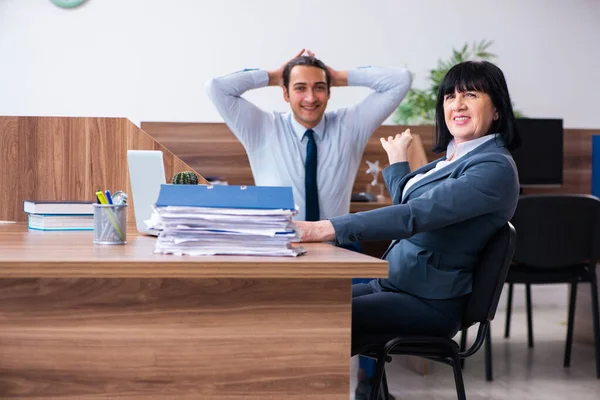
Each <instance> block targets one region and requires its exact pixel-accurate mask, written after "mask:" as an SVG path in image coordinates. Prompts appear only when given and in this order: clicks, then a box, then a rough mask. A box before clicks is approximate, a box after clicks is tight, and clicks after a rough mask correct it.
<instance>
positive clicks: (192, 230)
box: [146, 206, 304, 256]
mask: <svg viewBox="0 0 600 400" xmlns="http://www.w3.org/2000/svg"><path fill="white" fill-rule="evenodd" d="M295 213H296V211H295V210H288V209H239V208H212V207H189V206H164V207H154V209H153V213H152V216H151V218H150V220H148V221H147V222H146V223H147V224H148V226H149V227H150V228H152V229H156V230H159V231H160V233H159V235H158V240H157V242H156V247H155V253H162V254H176V255H184V254H185V255H191V256H198V255H217V254H229V255H264V256H297V255H300V254H303V253H304V249H303V248H301V247H297V246H296V247H292V246H291V243H292V242H297V241H298V235H297V233H296V231H295V229H294V225H293V223H292V216H293V215H294V214H295Z"/></svg>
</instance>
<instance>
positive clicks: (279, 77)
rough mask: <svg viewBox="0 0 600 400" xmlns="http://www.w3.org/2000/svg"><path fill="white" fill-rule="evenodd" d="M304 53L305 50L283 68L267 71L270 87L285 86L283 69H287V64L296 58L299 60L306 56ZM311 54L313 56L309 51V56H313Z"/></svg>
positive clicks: (285, 63)
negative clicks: (303, 55)
mask: <svg viewBox="0 0 600 400" xmlns="http://www.w3.org/2000/svg"><path fill="white" fill-rule="evenodd" d="M304 51H305V49H302V50H300V52H299V53H298V54H296V55H295V56H294V57H292V58H290V59H289V60H288V61H286V62H284V63H283V65H282V66H281V67H279V68H277V69H273V70H270V71H267V73H268V74H269V86H283V69H284V68H285V66H286V65H287V63H289V62H290V61H292V60H293V59H294V58H298V57H300V56H301V55H302V54H304ZM311 54H313V53H312V52H311V51H310V50H309V51H308V55H311ZM313 56H314V54H313Z"/></svg>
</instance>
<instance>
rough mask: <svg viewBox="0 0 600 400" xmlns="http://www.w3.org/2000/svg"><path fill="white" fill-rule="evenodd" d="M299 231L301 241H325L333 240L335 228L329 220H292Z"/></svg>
mask: <svg viewBox="0 0 600 400" xmlns="http://www.w3.org/2000/svg"><path fill="white" fill-rule="evenodd" d="M294 224H295V225H296V229H297V230H299V231H300V241H301V242H327V241H332V240H335V229H333V225H332V224H331V222H330V221H329V220H325V221H316V222H308V221H294Z"/></svg>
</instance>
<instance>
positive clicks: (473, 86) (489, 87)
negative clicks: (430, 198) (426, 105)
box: [433, 61, 521, 152]
mask: <svg viewBox="0 0 600 400" xmlns="http://www.w3.org/2000/svg"><path fill="white" fill-rule="evenodd" d="M455 90H457V91H459V92H466V91H478V92H484V93H487V94H488V96H490V98H491V99H492V104H493V105H494V107H496V111H497V112H498V119H497V120H496V121H494V122H493V123H492V126H491V128H490V131H489V132H487V133H486V134H489V133H498V134H500V136H501V137H502V139H503V140H504V144H505V146H506V148H507V149H508V150H514V149H516V148H517V147H519V145H520V144H521V137H520V135H519V132H518V131H517V127H516V122H515V115H514V113H513V108H512V103H511V101H510V95H509V94H508V86H507V85H506V79H504V74H503V73H502V70H501V69H500V68H498V67H497V66H495V65H494V64H492V63H490V62H488V61H465V62H462V63H460V64H456V65H455V66H454V67H452V68H450V70H449V71H448V73H447V74H446V76H445V77H444V79H443V80H442V83H441V84H440V88H439V90H438V95H437V100H436V104H435V127H436V138H435V144H434V147H433V151H435V152H441V151H445V150H446V147H447V146H448V143H450V140H452V134H450V131H449V130H448V126H447V125H446V120H445V118H444V97H445V96H446V95H447V94H451V93H454V91H455Z"/></svg>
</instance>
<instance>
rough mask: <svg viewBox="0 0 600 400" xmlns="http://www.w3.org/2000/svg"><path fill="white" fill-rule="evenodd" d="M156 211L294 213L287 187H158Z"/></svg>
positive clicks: (292, 202) (167, 185)
mask: <svg viewBox="0 0 600 400" xmlns="http://www.w3.org/2000/svg"><path fill="white" fill-rule="evenodd" d="M156 206H157V207H167V206H179V207H207V208H240V209H254V210H273V209H283V210H294V209H295V207H294V194H293V193H292V188H291V187H287V186H223V185H212V186H208V185H171V184H163V185H161V187H160V193H159V194H158V200H156Z"/></svg>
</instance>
